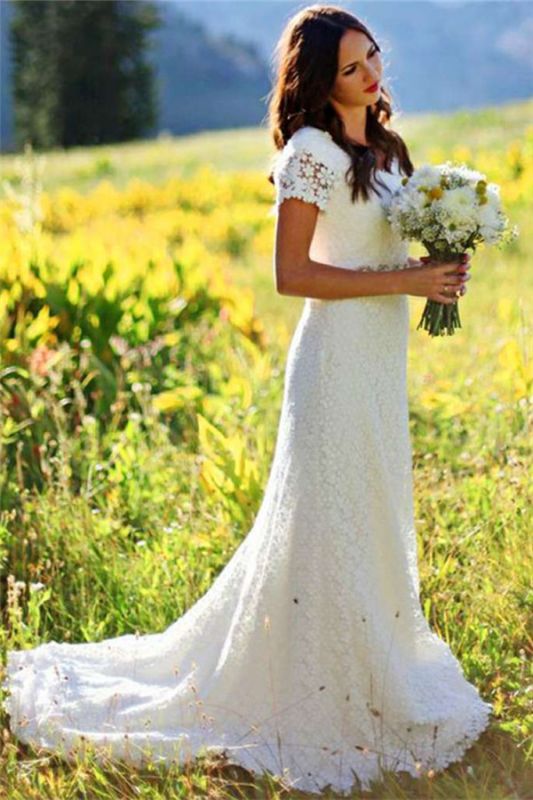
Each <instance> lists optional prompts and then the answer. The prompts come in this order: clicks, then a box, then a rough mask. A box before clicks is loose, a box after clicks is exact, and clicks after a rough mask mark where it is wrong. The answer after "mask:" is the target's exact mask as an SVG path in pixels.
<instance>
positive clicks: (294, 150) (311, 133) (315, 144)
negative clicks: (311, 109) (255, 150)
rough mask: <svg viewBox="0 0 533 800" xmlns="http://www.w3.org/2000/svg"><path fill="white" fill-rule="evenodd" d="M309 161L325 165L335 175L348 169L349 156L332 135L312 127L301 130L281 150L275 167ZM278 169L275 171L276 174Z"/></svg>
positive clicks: (306, 126) (308, 126)
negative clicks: (290, 162)
mask: <svg viewBox="0 0 533 800" xmlns="http://www.w3.org/2000/svg"><path fill="white" fill-rule="evenodd" d="M302 158H303V159H305V160H308V161H311V162H315V163H317V164H321V165H323V166H324V167H325V168H327V169H328V170H330V171H331V172H333V173H335V174H339V173H340V172H341V170H343V169H346V159H347V158H348V156H347V154H346V153H345V152H344V150H342V148H340V147H339V146H338V145H337V144H336V143H335V142H334V141H333V139H332V137H331V134H329V133H328V132H327V131H323V130H321V129H320V128H315V127H313V126H312V125H304V127H302V128H299V129H298V130H297V131H296V132H295V133H293V135H292V136H291V138H290V139H289V140H288V141H287V143H286V144H285V147H283V149H282V150H280V151H279V152H278V154H277V157H276V164H275V167H277V168H278V169H279V168H281V167H282V166H283V165H284V164H287V162H289V161H294V160H302ZM276 171H277V169H275V172H276Z"/></svg>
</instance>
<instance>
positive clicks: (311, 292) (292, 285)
mask: <svg viewBox="0 0 533 800" xmlns="http://www.w3.org/2000/svg"><path fill="white" fill-rule="evenodd" d="M317 217H318V207H317V206H316V205H314V204H313V203H307V202H305V201H303V200H300V199H299V198H296V197H291V198H286V199H285V200H284V201H283V202H282V203H281V204H280V206H279V210H278V217H277V223H276V233H275V255H274V265H275V283H276V291H278V292H279V293H280V294H283V295H293V296H297V297H314V298H318V299H324V300H335V299H343V298H347V297H363V296H367V295H384V294H415V295H416V294H419V295H421V296H426V297H429V296H433V297H434V299H438V300H439V301H440V302H443V303H451V302H453V300H452V299H450V297H447V296H445V295H443V294H441V293H440V291H438V289H439V288H440V287H439V285H440V284H442V283H443V281H444V282H445V283H446V284H447V285H448V286H450V287H453V288H455V287H459V286H460V285H461V282H460V281H459V278H458V273H452V272H451V269H450V267H449V266H448V267H447V269H446V265H440V266H438V267H411V268H410V269H404V270H379V271H368V272H366V271H357V270H351V269H342V268H341V267H334V266H332V265H330V264H321V263H319V262H317V261H312V260H311V259H310V258H309V250H310V247H311V241H312V239H313V233H314V230H315V226H316V220H317ZM409 263H410V264H412V263H413V259H409ZM445 271H446V277H445V278H444V275H443V273H444V272H445ZM409 273H417V275H414V274H409Z"/></svg>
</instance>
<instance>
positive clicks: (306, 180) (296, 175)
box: [277, 149, 338, 211]
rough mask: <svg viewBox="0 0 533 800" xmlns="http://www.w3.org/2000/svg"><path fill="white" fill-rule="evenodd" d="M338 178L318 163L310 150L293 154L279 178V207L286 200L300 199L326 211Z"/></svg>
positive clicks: (332, 171) (324, 165)
mask: <svg viewBox="0 0 533 800" xmlns="http://www.w3.org/2000/svg"><path fill="white" fill-rule="evenodd" d="M337 177H338V175H337V173H336V172H335V171H334V170H332V169H331V168H330V167H328V166H327V165H326V164H324V163H323V162H321V161H318V160H317V159H316V158H315V156H314V155H313V154H312V153H311V152H310V151H309V150H306V149H302V150H300V151H299V152H297V153H292V154H291V155H290V156H289V157H288V159H287V161H286V162H285V164H284V165H283V167H282V169H281V170H280V173H279V176H278V196H277V205H280V204H281V203H282V202H283V200H285V199H286V198H289V197H298V198H299V199H300V200H304V201H305V202H306V203H314V204H315V205H317V206H318V207H319V208H320V209H321V210H322V211H324V209H325V208H326V206H327V203H328V200H329V196H330V193H331V190H332V189H333V186H334V185H335V182H336V180H337Z"/></svg>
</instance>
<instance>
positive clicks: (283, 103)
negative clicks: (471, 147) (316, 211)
mask: <svg viewBox="0 0 533 800" xmlns="http://www.w3.org/2000/svg"><path fill="white" fill-rule="evenodd" d="M349 29H353V30H356V31H361V32H362V33H364V34H366V36H368V38H369V39H370V40H371V41H372V42H373V43H374V45H375V46H376V47H377V48H378V50H381V48H380V47H379V44H378V43H377V42H376V40H375V38H374V37H373V35H372V33H371V32H370V31H369V30H368V28H367V27H366V25H364V24H363V23H362V22H361V21H360V20H359V19H357V17H355V16H353V14H350V13H349V12H348V11H345V10H344V9H342V8H340V7H339V6H334V5H320V4H317V5H312V6H307V8H304V9H302V10H301V11H299V12H298V13H297V14H295V15H294V16H293V17H292V18H291V19H290V20H289V22H288V24H287V26H286V27H285V29H284V31H283V33H282V35H281V37H280V39H279V42H278V44H277V46H276V49H275V53H274V54H275V56H277V61H278V74H277V78H276V80H275V84H274V86H273V89H272V91H271V92H270V100H269V103H268V113H267V116H268V127H269V130H270V134H271V136H272V138H273V140H274V145H275V147H276V149H277V150H281V149H282V148H283V147H284V146H285V144H286V143H287V141H288V140H289V139H290V137H291V136H292V135H293V134H294V133H295V132H296V131H297V130H298V129H299V128H302V127H303V126H304V125H312V126H314V127H316V128H320V129H321V130H323V131H327V132H328V133H329V134H330V135H331V137H332V138H333V141H334V142H336V143H337V144H338V145H339V146H340V147H341V148H342V149H343V150H344V151H345V152H346V153H347V154H348V155H349V156H350V159H351V166H350V167H349V168H348V170H347V172H346V176H345V177H346V180H347V182H348V184H349V185H350V186H351V198H352V202H354V201H355V200H356V199H357V198H358V197H359V195H362V196H363V199H364V201H365V202H366V201H367V200H368V198H369V189H370V188H375V186H374V184H372V183H371V181H372V179H374V180H375V181H378V182H379V178H378V176H377V175H376V169H377V160H376V156H375V153H374V150H373V148H376V149H378V150H380V151H381V152H383V153H384V155H385V160H384V165H383V168H384V169H386V170H387V171H389V170H390V166H391V163H392V159H393V157H394V156H396V157H397V158H398V164H399V168H400V170H401V171H402V172H403V173H404V175H408V176H409V175H411V174H412V173H413V171H414V167H413V164H412V162H411V159H410V158H409V152H408V150H407V147H406V145H405V143H404V141H403V139H402V138H401V136H400V135H399V134H398V133H396V132H395V131H393V130H387V128H386V127H385V125H386V124H387V123H389V122H390V120H391V118H392V113H393V112H392V102H391V95H390V93H389V92H388V91H387V89H386V88H385V87H384V86H382V88H381V92H380V96H379V99H378V100H377V101H376V102H375V103H373V104H372V105H368V106H367V109H366V128H365V135H366V139H367V141H368V142H369V145H368V146H367V145H360V144H355V143H353V142H350V140H349V139H348V137H347V136H346V132H345V127H344V123H343V121H342V119H341V117H340V116H339V114H338V113H337V111H336V110H335V108H334V107H333V105H332V104H331V103H330V102H329V96H330V93H331V91H332V89H333V85H334V83H335V78H336V75H337V71H338V52H339V42H340V40H341V37H342V36H343V35H344V33H345V32H346V31H347V30H349ZM268 179H269V181H270V182H271V183H274V178H273V170H272V171H271V172H270V175H269V176H268ZM381 185H382V186H383V183H381Z"/></svg>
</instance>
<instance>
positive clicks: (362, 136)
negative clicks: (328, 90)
mask: <svg viewBox="0 0 533 800" xmlns="http://www.w3.org/2000/svg"><path fill="white" fill-rule="evenodd" d="M330 102H331V105H332V106H333V108H334V109H335V111H336V112H337V114H338V115H339V116H340V118H341V119H342V121H343V123H344V130H345V132H346V136H347V137H348V138H349V139H351V140H352V141H354V142H355V143H357V144H365V145H366V144H368V142H367V141H366V108H367V107H366V106H344V105H342V104H341V103H338V102H337V101H336V100H331V101H330Z"/></svg>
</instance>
